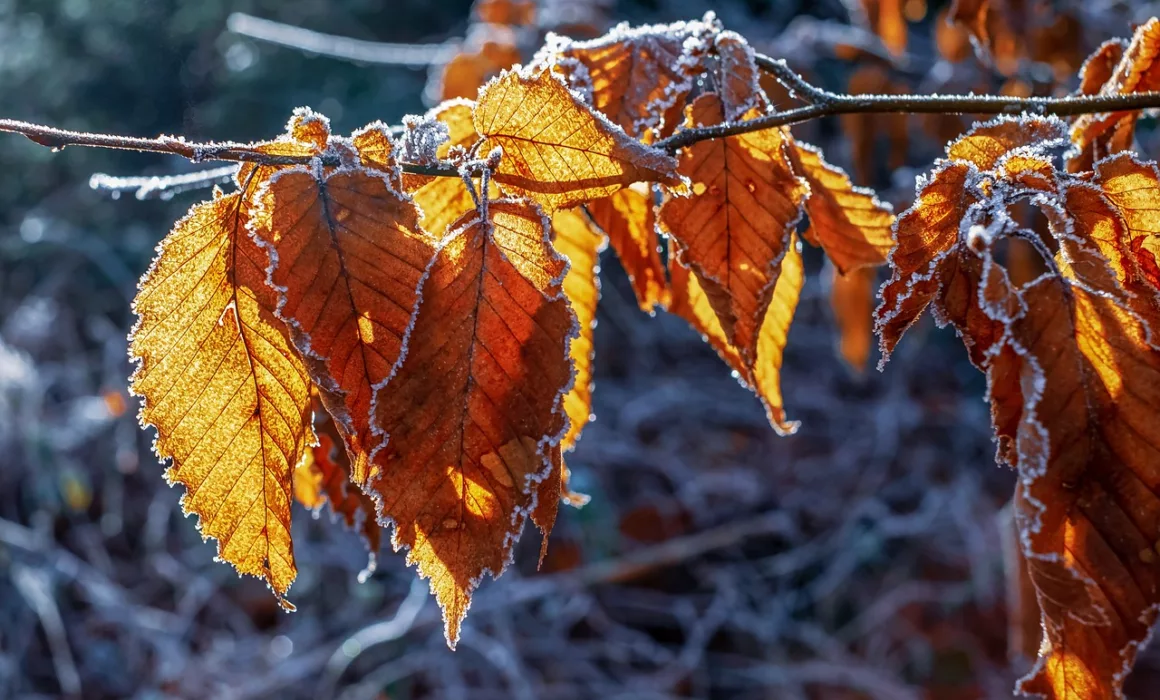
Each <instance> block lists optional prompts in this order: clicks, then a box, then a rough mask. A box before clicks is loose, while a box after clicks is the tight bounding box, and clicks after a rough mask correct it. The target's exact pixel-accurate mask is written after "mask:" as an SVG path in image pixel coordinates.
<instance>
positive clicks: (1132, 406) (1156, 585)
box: [1011, 229, 1160, 700]
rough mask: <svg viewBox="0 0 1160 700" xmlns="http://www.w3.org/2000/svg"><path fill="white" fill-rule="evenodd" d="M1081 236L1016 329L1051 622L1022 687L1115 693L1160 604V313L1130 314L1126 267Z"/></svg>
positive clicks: (1023, 457) (1025, 480)
mask: <svg viewBox="0 0 1160 700" xmlns="http://www.w3.org/2000/svg"><path fill="white" fill-rule="evenodd" d="M1121 231H1122V229H1121ZM1060 233H1061V234H1062V233H1063V232H1062V231H1061V232H1060ZM1070 235H1071V234H1070V233H1069V234H1068V235H1061V236H1060V237H1059V241H1060V245H1061V250H1060V253H1059V254H1058V255H1057V256H1056V259H1055V264H1056V266H1057V268H1058V270H1059V271H1060V274H1059V275H1058V276H1053V277H1052V276H1049V277H1043V278H1040V280H1041V282H1039V283H1033V284H1032V285H1030V286H1028V287H1027V288H1026V290H1025V291H1024V292H1023V294H1024V297H1025V301H1026V305H1027V309H1028V310H1027V313H1025V314H1023V315H1022V316H1021V317H1020V318H1018V319H1017V320H1016V321H1015V322H1014V323H1013V324H1012V326H1011V343H1012V347H1014V348H1016V350H1017V351H1019V353H1020V355H1021V357H1022V359H1023V362H1022V365H1021V373H1020V376H1021V380H1022V382H1021V383H1022V385H1023V386H1026V387H1031V388H1032V390H1031V391H1030V392H1029V393H1028V395H1027V396H1026V405H1025V407H1024V410H1023V417H1022V420H1021V422H1020V425H1019V430H1018V442H1017V449H1018V454H1019V469H1020V473H1021V475H1022V478H1021V480H1020V484H1019V487H1018V491H1017V494H1018V499H1017V506H1018V509H1019V515H1018V517H1019V518H1020V522H1021V525H1022V527H1023V531H1024V535H1023V536H1024V547H1025V550H1026V554H1027V556H1028V561H1029V567H1030V571H1031V578H1032V581H1033V582H1034V583H1035V586H1036V588H1038V590H1039V601H1040V605H1041V607H1042V610H1043V624H1044V628H1045V630H1046V642H1045V646H1044V648H1043V650H1042V651H1041V656H1040V660H1039V663H1038V664H1037V665H1036V668H1035V669H1034V670H1033V671H1032V673H1031V674H1030V675H1029V676H1028V678H1027V679H1025V680H1024V681H1023V683H1022V685H1021V689H1022V690H1023V691H1024V692H1037V693H1041V694H1043V695H1044V696H1045V697H1047V698H1049V699H1050V700H1055V699H1056V698H1059V699H1061V700H1063V699H1067V700H1071V699H1075V700H1080V699H1083V700H1103V699H1108V700H1111V699H1112V698H1117V699H1118V698H1122V697H1123V694H1122V684H1123V680H1124V677H1125V676H1126V675H1127V671H1128V670H1129V669H1130V668H1131V666H1132V663H1133V661H1134V658H1135V655H1136V651H1137V649H1138V647H1139V645H1140V644H1141V643H1142V642H1143V641H1144V640H1145V639H1146V638H1147V637H1148V636H1149V630H1150V628H1151V626H1152V624H1153V623H1154V622H1155V621H1156V617H1157V610H1158V609H1160V607H1158V606H1160V549H1158V548H1157V541H1158V540H1157V533H1160V497H1157V495H1156V484H1157V477H1156V465H1157V464H1158V463H1160V445H1157V441H1156V438H1155V435H1156V433H1155V430H1154V425H1153V423H1154V418H1155V415H1156V412H1157V408H1158V407H1160V352H1157V351H1156V350H1155V349H1154V348H1152V347H1150V346H1149V344H1148V338H1147V335H1148V333H1149V329H1148V327H1147V326H1146V325H1145V324H1144V322H1147V323H1149V324H1151V326H1152V327H1160V325H1157V322H1158V321H1160V316H1158V315H1156V314H1151V315H1150V317H1148V318H1141V317H1139V316H1137V315H1135V314H1133V313H1131V312H1130V311H1129V310H1128V304H1127V303H1126V299H1125V298H1124V293H1123V292H1122V291H1120V290H1119V284H1118V280H1117V278H1118V276H1119V274H1118V273H1117V271H1115V270H1114V269H1113V268H1112V267H1111V266H1110V265H1109V264H1108V262H1107V260H1106V259H1104V258H1103V257H1102V256H1101V255H1100V253H1099V252H1098V250H1097V249H1096V247H1095V246H1093V245H1092V244H1091V242H1089V241H1077V240H1074V239H1072V238H1071V237H1070Z"/></svg>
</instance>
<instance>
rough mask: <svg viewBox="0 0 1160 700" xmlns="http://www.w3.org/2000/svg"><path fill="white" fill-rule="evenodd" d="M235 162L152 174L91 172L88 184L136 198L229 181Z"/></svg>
mask: <svg viewBox="0 0 1160 700" xmlns="http://www.w3.org/2000/svg"><path fill="white" fill-rule="evenodd" d="M237 170H238V167H237V166H236V165H226V166H223V167H220V168H212V169H210V170H199V171H198V172H194V173H182V174H180V175H152V176H135V177H120V176H117V175H107V174H105V173H94V174H93V176H92V177H90V178H89V187H91V188H93V189H94V190H104V191H106V192H111V193H113V196H114V197H116V196H118V195H119V194H120V193H121V192H133V193H134V196H135V197H136V198H137V199H148V198H150V197H162V198H165V197H169V196H172V195H175V194H179V193H181V192H188V191H189V190H195V189H200V188H203V187H210V186H212V185H220V184H224V183H226V182H229V181H230V179H231V178H233V176H234V173H236V172H237Z"/></svg>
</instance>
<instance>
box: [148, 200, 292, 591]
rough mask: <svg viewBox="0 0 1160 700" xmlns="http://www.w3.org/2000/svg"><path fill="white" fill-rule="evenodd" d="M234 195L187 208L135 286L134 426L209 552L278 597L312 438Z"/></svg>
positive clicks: (261, 260) (286, 580)
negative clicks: (150, 436)
mask: <svg viewBox="0 0 1160 700" xmlns="http://www.w3.org/2000/svg"><path fill="white" fill-rule="evenodd" d="M247 216H248V212H247V208H246V203H245V201H244V199H243V197H242V195H241V194H240V193H234V194H231V195H227V196H215V198H214V199H213V200H212V201H209V202H203V203H201V204H198V205H195V206H194V207H193V208H192V209H191V210H190V212H189V214H188V215H187V216H186V217H185V218H184V219H182V220H181V221H179V222H177V224H176V226H174V228H173V232H172V233H170V234H169V236H168V237H166V239H165V241H164V242H163V243H162V245H161V247H160V253H159V255H158V257H157V260H156V261H155V262H154V263H153V266H152V267H151V268H150V270H149V272H148V273H146V275H145V276H144V277H143V278H142V280H141V286H140V291H139V293H138V295H137V298H136V300H135V301H134V310H135V311H136V313H137V315H138V322H137V326H136V327H135V328H134V330H133V334H132V336H131V345H130V354H131V356H132V357H133V358H134V359H136V360H137V361H138V363H139V366H138V368H137V371H136V372H135V373H134V374H133V378H132V380H131V388H132V390H133V392H134V393H136V394H139V395H140V396H142V397H144V405H143V406H142V409H141V414H140V417H141V422H142V423H143V424H149V425H153V426H154V427H156V428H157V440H156V442H155V443H154V450H155V451H156V453H157V455H158V456H159V457H161V458H162V459H168V460H171V466H170V467H169V469H168V470H167V472H166V478H167V479H168V480H169V481H170V482H171V483H180V484H182V485H183V486H185V488H186V493H185V496H184V497H183V498H182V507H183V509H184V510H185V511H186V512H188V513H196V514H197V515H198V518H199V526H200V529H201V533H202V535H203V536H205V537H213V538H214V539H216V540H218V556H219V557H220V558H221V559H223V560H225V561H228V562H230V563H231V564H233V565H234V566H235V567H236V568H237V570H238V571H239V572H241V573H244V574H250V575H253V576H258V577H260V578H264V579H265V580H266V581H267V583H269V585H270V588H271V589H272V590H273V591H274V593H275V594H276V595H277V596H278V600H279V602H281V603H282V606H283V607H285V608H287V609H292V606H291V605H290V604H289V603H288V602H286V601H285V599H284V596H285V594H286V592H287V590H288V589H289V588H290V584H291V583H292V582H293V581H294V578H295V576H296V574H297V569H296V566H295V562H294V549H293V545H292V543H291V540H290V501H291V478H292V471H293V469H294V467H295V466H296V465H297V464H298V463H299V461H300V460H301V459H302V455H303V453H304V451H305V449H306V446H307V444H308V443H309V442H312V441H313V435H312V433H311V431H310V428H309V411H310V394H309V389H310V381H309V378H308V377H307V374H306V370H305V368H304V367H303V365H302V362H301V360H299V359H298V355H297V353H296V352H295V350H294V349H293V347H292V346H291V345H290V343H289V341H288V340H287V339H286V337H285V329H284V328H283V327H282V324H281V322H280V321H278V320H277V319H276V318H275V317H274V315H273V313H272V312H273V308H274V305H275V297H274V295H273V293H272V292H271V290H270V289H269V288H268V287H267V286H266V267H267V264H268V263H267V260H266V254H265V252H264V251H263V250H261V249H260V248H259V247H257V246H256V245H255V244H254V242H253V240H251V239H250V237H249V235H247V231H246V222H247Z"/></svg>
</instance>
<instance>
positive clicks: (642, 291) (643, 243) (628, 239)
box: [585, 187, 669, 313]
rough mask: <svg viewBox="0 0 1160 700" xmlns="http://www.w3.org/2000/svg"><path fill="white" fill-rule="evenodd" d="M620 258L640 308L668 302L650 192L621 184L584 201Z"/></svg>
mask: <svg viewBox="0 0 1160 700" xmlns="http://www.w3.org/2000/svg"><path fill="white" fill-rule="evenodd" d="M585 208H586V209H587V210H588V213H589V214H590V215H591V216H592V220H593V221H594V222H596V225H597V226H599V227H600V229H601V230H602V231H604V233H605V234H606V235H607V236H608V243H609V244H610V245H611V246H612V249H613V250H614V251H616V256H617V257H618V258H620V264H621V265H622V266H623V267H624V271H625V273H626V274H627V275H628V279H629V281H630V282H631V283H632V290H633V292H634V293H635V294H636V301H637V303H638V304H639V305H640V308H641V311H644V312H646V313H652V312H653V310H654V309H656V308H657V307H658V306H659V307H661V308H662V309H663V308H665V307H666V306H668V305H669V283H668V280H667V279H666V278H665V264H664V262H663V261H661V254H660V247H661V242H660V236H659V234H658V233H657V227H656V214H655V207H654V206H653V193H652V192H651V191H650V190H648V189H645V190H644V191H643V192H642V191H639V190H638V189H637V188H636V187H630V188H625V189H623V190H619V191H617V192H614V193H612V194H611V195H609V196H608V197H604V198H603V199H597V200H595V201H592V202H589V203H588V204H587V205H585Z"/></svg>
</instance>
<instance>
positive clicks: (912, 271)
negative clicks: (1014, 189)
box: [875, 118, 1063, 365]
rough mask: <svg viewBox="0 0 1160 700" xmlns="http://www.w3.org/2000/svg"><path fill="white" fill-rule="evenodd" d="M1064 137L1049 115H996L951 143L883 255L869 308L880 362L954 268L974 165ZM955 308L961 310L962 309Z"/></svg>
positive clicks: (992, 163)
mask: <svg viewBox="0 0 1160 700" xmlns="http://www.w3.org/2000/svg"><path fill="white" fill-rule="evenodd" d="M1062 138H1063V128H1062V124H1061V122H1059V121H1058V120H1055V119H1043V118H1027V119H1023V120H1016V119H1007V118H1000V119H996V120H993V121H991V122H987V123H986V124H983V125H979V126H977V127H975V128H974V129H972V130H971V131H970V132H968V133H967V134H965V135H964V136H962V137H961V138H960V139H959V140H957V141H956V142H954V143H953V144H951V146H950V147H949V148H948V149H947V155H948V157H949V160H946V161H940V162H939V163H938V164H936V167H935V169H934V171H933V172H932V173H931V174H930V176H929V177H928V178H927V179H926V181H925V183H924V184H923V186H922V187H921V188H920V190H919V192H918V198H917V199H916V201H915V203H914V206H912V207H911V208H910V209H908V210H907V211H906V212H904V213H903V214H901V215H900V216H899V218H898V221H897V223H896V225H895V226H896V229H895V240H896V242H897V245H896V247H895V248H894V249H893V250H892V251H891V253H890V258H889V259H890V263H891V268H892V269H893V275H892V276H891V278H890V281H889V282H887V283H886V285H884V286H883V287H882V303H881V304H880V305H879V307H878V308H877V309H876V310H875V329H876V331H877V332H878V336H879V345H880V347H881V350H882V360H881V362H880V365H882V364H885V362H886V361H887V360H888V359H889V357H890V353H891V352H893V350H894V347H895V346H896V345H897V344H898V340H899V339H900V338H901V337H902V334H903V333H904V332H905V331H906V329H907V328H909V327H910V326H911V325H912V324H913V323H914V322H915V321H917V320H918V318H919V316H921V315H922V312H923V311H924V310H925V309H926V307H927V305H928V304H929V303H930V302H931V300H932V299H933V298H934V297H935V295H936V294H938V293H940V289H944V285H945V284H946V283H947V282H948V281H950V280H953V279H954V278H955V275H956V274H957V273H958V272H959V265H960V263H961V256H960V255H959V254H958V252H957V251H956V248H957V247H958V245H959V243H960V240H959V239H960V236H959V234H960V229H961V222H962V221H963V219H964V218H966V215H967V210H968V208H969V207H970V206H971V205H972V204H974V203H975V202H976V201H977V197H978V195H977V194H976V193H974V192H973V191H972V188H971V187H970V186H969V184H970V178H971V177H972V172H976V171H978V170H984V171H985V170H989V169H991V168H994V167H996V165H998V164H1000V161H1001V160H1002V159H1003V158H1004V157H1005V156H1006V155H1007V154H1009V153H1011V152H1013V151H1017V150H1018V149H1020V148H1023V147H1026V146H1029V145H1032V144H1041V145H1045V146H1050V145H1054V144H1057V143H1059V142H1060V140H1061V139H1062ZM972 169H975V170H972ZM943 294H944V295H945V291H944V292H943ZM943 304H944V305H945V302H943ZM947 313H952V312H949V311H948V312H944V311H942V310H940V311H939V313H938V314H936V319H940V320H943V321H945V320H946V319H947V315H946V314H947ZM961 313H963V314H965V313H967V310H966V309H965V308H963V309H961ZM980 313H981V312H980ZM972 352H980V353H981V352H984V350H983V349H981V348H980V349H978V350H976V351H972ZM975 359H978V358H977V357H975Z"/></svg>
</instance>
